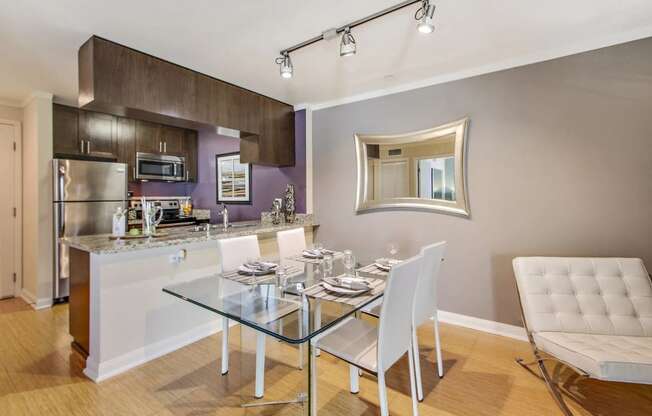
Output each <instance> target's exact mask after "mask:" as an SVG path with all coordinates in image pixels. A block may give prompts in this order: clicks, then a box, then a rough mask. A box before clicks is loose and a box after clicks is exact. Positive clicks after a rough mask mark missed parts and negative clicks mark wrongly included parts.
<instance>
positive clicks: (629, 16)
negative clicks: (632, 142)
mask: <svg viewBox="0 0 652 416" xmlns="http://www.w3.org/2000/svg"><path fill="white" fill-rule="evenodd" d="M399 1H400V0H357V1H350V0H348V1H347V0H328V1H324V0H273V1H272V0H268V1H262V0H258V1H254V0H230V1H226V0H193V1H190V2H179V1H178V0H139V1H134V0H129V1H127V0H112V1H100V0H83V1H82V0H57V1H43V0H20V1H5V2H3V4H2V5H0V45H1V46H2V47H1V48H0V53H1V54H2V55H1V56H0V97H1V98H2V99H3V101H4V102H5V103H9V104H11V103H14V104H18V103H20V102H21V101H22V100H24V99H25V98H26V97H28V96H29V95H30V94H31V93H32V92H34V91H45V92H51V93H53V94H54V95H55V100H57V101H60V102H69V103H75V102H76V96H77V49H78V48H79V46H80V45H81V44H82V43H83V42H84V41H85V40H86V39H88V38H89V37H90V36H91V35H92V34H97V35H99V36H102V37H105V38H108V39H111V40H113V41H116V42H118V43H122V44H125V45H128V46H131V47H133V48H135V49H138V50H141V51H143V52H147V53H150V54H152V55H155V56H159V57H161V58H164V59H167V60H169V61H172V62H176V63H179V64H181V65H184V66H186V67H189V68H192V69H195V70H197V71H200V72H204V73H206V74H209V75H212V76H214V77H217V78H220V79H223V80H226V81H229V82H232V83H234V84H237V85H240V86H243V87H246V88H249V89H251V90H254V91H257V92H260V93H262V94H265V95H268V96H271V97H274V98H277V99H280V100H282V101H285V102H288V103H291V104H295V105H297V104H299V105H301V104H305V103H313V104H314V103H322V105H323V103H325V102H333V101H338V100H342V99H345V100H346V97H352V96H359V97H365V96H369V95H370V94H375V93H370V92H371V91H378V90H385V91H387V90H390V91H396V90H400V89H404V88H407V87H409V86H418V85H425V84H428V83H433V82H436V81H442V80H448V79H454V78H459V77H463V76H467V75H474V74H478V73H483V72H490V71H492V70H496V69H502V68H506V67H510V66H515V65H522V64H524V63H529V62H535V61H538V60H544V59H549V58H552V57H557V56H563V55H568V54H570V53H575V52H579V51H584V50H589V49H595V48H598V47H602V46H606V45H610V44H615V43H621V42H626V41H628V40H633V39H638V38H642V37H648V36H652V1H650V0H572V1H568V0H547V1H541V0H493V1H490V0H439V1H436V2H435V3H436V5H437V11H436V13H435V23H436V30H435V32H434V33H433V34H432V35H421V34H419V33H417V31H416V30H415V22H414V20H413V18H412V15H413V14H414V11H415V10H416V8H417V6H416V5H415V6H411V7H409V8H407V9H404V10H402V11H399V12H396V13H393V14H391V15H388V16H385V17H383V18H380V19H378V20H376V21H373V22H371V23H368V24H366V25H363V26H362V27H359V28H356V29H355V30H354V31H353V34H354V36H355V37H356V39H357V42H358V54H357V55H356V56H355V57H351V58H340V57H339V49H338V47H339V39H337V40H331V41H327V42H319V43H317V44H315V45H313V46H310V47H307V48H305V49H302V50H300V51H297V52H296V53H294V54H293V55H292V59H293V62H294V68H295V76H294V78H292V79H291V80H283V79H281V78H280V77H279V76H278V67H277V66H276V64H275V63H274V59H275V58H276V56H277V55H278V51H279V50H281V49H283V48H286V47H289V46H291V45H293V44H295V43H298V42H301V41H303V40H305V39H307V38H309V37H312V36H315V35H317V34H319V33H321V32H322V31H323V30H325V29H327V28H330V27H335V26H339V25H342V24H345V23H346V22H349V21H351V20H355V19H357V18H360V17H363V16H366V15H368V14H371V13H373V12H376V11H379V10H381V9H383V8H385V7H388V6H390V5H393V4H396V3H398V2H399ZM406 86H407V87H406Z"/></svg>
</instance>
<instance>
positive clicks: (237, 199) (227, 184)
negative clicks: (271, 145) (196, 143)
mask: <svg viewBox="0 0 652 416" xmlns="http://www.w3.org/2000/svg"><path fill="white" fill-rule="evenodd" d="M215 184H216V185H215V186H216V196H217V198H216V199H217V203H218V204H243V205H251V164H250V163H240V153H239V152H232V153H223V154H219V155H215Z"/></svg>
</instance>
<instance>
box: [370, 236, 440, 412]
mask: <svg viewBox="0 0 652 416" xmlns="http://www.w3.org/2000/svg"><path fill="white" fill-rule="evenodd" d="M445 250H446V242H445V241H441V242H439V243H435V244H430V245H428V246H425V247H423V248H422V249H421V253H420V254H421V255H422V256H423V263H422V267H421V270H420V272H419V281H418V283H417V293H416V296H415V300H414V323H415V325H414V328H413V331H412V337H413V341H412V345H413V347H414V362H415V368H416V371H415V373H416V383H417V397H418V398H419V401H421V400H423V383H422V382H421V359H420V354H419V340H418V337H417V329H418V327H419V326H421V325H423V324H424V323H425V322H426V321H428V320H429V319H432V321H433V327H434V330H435V354H436V356H437V373H438V374H439V377H440V378H441V377H444V364H443V359H442V355H441V343H440V340H439V319H438V313H437V281H438V278H437V277H438V276H439V269H440V266H441V263H442V260H443V259H444V252H445ZM363 312H365V313H366V314H368V315H372V316H375V317H379V316H380V312H381V305H377V306H374V307H373V308H370V309H366V310H364V311H363Z"/></svg>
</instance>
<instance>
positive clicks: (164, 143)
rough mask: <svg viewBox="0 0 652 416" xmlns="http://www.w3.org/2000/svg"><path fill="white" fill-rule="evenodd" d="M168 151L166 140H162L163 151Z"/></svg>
mask: <svg viewBox="0 0 652 416" xmlns="http://www.w3.org/2000/svg"><path fill="white" fill-rule="evenodd" d="M167 152H168V142H163V153H167Z"/></svg>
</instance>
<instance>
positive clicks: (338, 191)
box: [313, 38, 652, 325]
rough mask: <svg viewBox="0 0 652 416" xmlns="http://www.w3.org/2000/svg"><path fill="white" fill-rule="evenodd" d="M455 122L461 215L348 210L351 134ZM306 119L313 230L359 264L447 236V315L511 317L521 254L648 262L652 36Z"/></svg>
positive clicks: (651, 263) (443, 293) (651, 248)
mask: <svg viewBox="0 0 652 416" xmlns="http://www.w3.org/2000/svg"><path fill="white" fill-rule="evenodd" d="M464 116H469V117H470V119H471V125H470V129H469V135H468V164H467V181H468V196H469V198H470V206H471V218H470V219H463V218H458V217H454V216H448V215H443V214H436V213H425V212H406V211H400V212H375V213H366V214H360V215H356V214H355V213H354V183H355V156H354V155H355V151H354V146H353V134H354V133H368V134H372V133H382V134H387V133H400V132H408V131H412V130H419V129H425V128H429V127H433V126H437V125H439V124H442V123H446V122H449V121H453V120H457V119H459V118H461V117H464ZM313 117H314V118H313V141H314V144H313V145H314V155H313V157H314V178H315V192H314V195H315V213H316V215H317V218H318V220H319V222H320V223H321V227H320V228H319V231H318V234H317V238H318V239H319V240H320V241H321V242H323V243H325V244H328V245H333V246H335V247H350V248H351V249H353V250H354V251H355V252H356V254H358V255H359V256H360V257H362V258H374V257H377V256H381V255H384V254H386V244H387V243H388V242H389V241H395V242H398V243H399V246H400V249H401V253H400V255H401V256H408V255H411V254H413V253H416V252H417V251H418V249H419V248H420V247H421V246H422V245H425V244H427V243H431V242H435V241H439V240H446V241H448V243H449V246H448V252H447V254H446V262H445V263H444V266H443V268H442V274H441V280H440V284H439V290H440V292H439V299H440V308H441V309H443V310H446V311H450V312H456V313H461V314H465V315H470V316H475V317H479V318H484V319H489V320H495V321H499V322H504V323H508V324H516V325H520V315H519V310H518V303H517V298H516V292H515V286H514V283H513V279H514V278H513V273H512V268H511V260H512V258H514V257H516V256H529V255H543V256H631V257H641V258H643V260H644V261H645V262H646V263H647V265H648V268H649V269H650V270H652V215H651V213H652V209H651V207H652V38H650V39H645V40H641V41H636V42H632V43H628V44H623V45H618V46H613V47H610V48H605V49H601V50H597V51H593V52H587V53H583V54H579V55H574V56H570V57H565V58H560V59H557V60H553V61H548V62H543V63H538V64H533V65H528V66H525V67H520V68H516V69H511V70H506V71H501V72H497V73H493V74H488V75H483V76H479V77H474V78H469V79H465V80H460V81H455V82H450V83H447V84H442V85H436V86H432V87H428V88H422V89H419V90H414V91H409V92H405V93H400V94H395V95H391V96H385V97H381V98H376V99H372V100H368V101H363V102H357V103H353V104H347V105H343V106H339V107H333V108H328V109H323V110H319V111H316V112H314V113H313Z"/></svg>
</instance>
